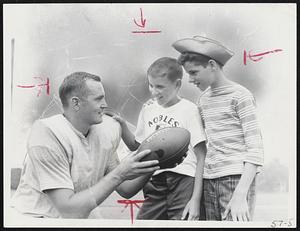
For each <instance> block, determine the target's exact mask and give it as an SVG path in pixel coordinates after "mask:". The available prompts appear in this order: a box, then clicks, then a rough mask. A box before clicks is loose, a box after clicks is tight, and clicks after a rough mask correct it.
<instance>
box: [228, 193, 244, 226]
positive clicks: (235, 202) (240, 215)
mask: <svg viewBox="0 0 300 231" xmlns="http://www.w3.org/2000/svg"><path fill="white" fill-rule="evenodd" d="M229 212H230V213H231V217H232V220H233V221H249V220H250V214H249V210H248V203H247V199H246V196H245V195H239V194H237V193H236V194H235V193H233V196H232V198H231V200H230V202H229V203H228V205H227V207H226V210H225V212H224V215H223V217H222V219H223V220H226V217H227V216H228V213H229Z"/></svg>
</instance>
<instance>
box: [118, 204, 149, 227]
mask: <svg viewBox="0 0 300 231" xmlns="http://www.w3.org/2000/svg"><path fill="white" fill-rule="evenodd" d="M144 201H145V200H117V202H118V203H120V204H125V208H127V207H128V205H130V218H131V224H133V205H135V206H136V207H138V208H140V206H138V203H143V202H144Z"/></svg>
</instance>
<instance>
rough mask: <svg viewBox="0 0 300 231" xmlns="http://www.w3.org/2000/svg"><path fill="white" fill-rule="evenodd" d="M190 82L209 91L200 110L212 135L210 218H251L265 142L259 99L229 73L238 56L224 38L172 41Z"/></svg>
mask: <svg viewBox="0 0 300 231" xmlns="http://www.w3.org/2000/svg"><path fill="white" fill-rule="evenodd" d="M173 47H174V48H175V49H176V50H177V51H179V52H180V53H181V55H180V57H179V58H178V61H179V63H180V64H181V65H182V66H183V67H184V69H185V71H186V72H187V73H188V74H189V82H190V83H192V84H195V85H196V86H197V87H198V88H200V89H201V90H202V91H204V92H203V93H202V95H201V97H200V99H199V102H198V105H199V111H200V114H201V118H202V120H203V123H204V128H205V132H206V135H207V141H208V142H207V155H206V159H205V165H204V174H203V179H204V182H203V188H204V203H205V209H206V219H207V220H233V221H249V220H252V218H253V211H254V205H255V194H256V192H255V188H256V186H255V178H256V174H257V173H258V172H259V171H260V168H261V166H262V165H263V144H262V137H261V132H260V128H259V125H258V121H257V116H256V105H255V99H254V97H253V95H252V93H251V92H250V91H249V90H248V89H246V88H245V87H243V86H241V85H239V84H237V83H235V82H232V81H230V80H229V79H227V78H226V76H225V74H224V72H223V70H222V68H223V66H224V65H225V63H226V62H227V61H228V60H229V59H230V58H231V57H232V56H233V52H232V51H230V50H228V49H227V48H226V47H224V46H223V45H222V44H220V43H219V42H217V41H215V40H212V39H209V38H205V37H201V36H196V37H193V38H187V39H181V40H178V41H176V42H175V43H174V44H173Z"/></svg>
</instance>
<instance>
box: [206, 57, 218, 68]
mask: <svg viewBox="0 0 300 231" xmlns="http://www.w3.org/2000/svg"><path fill="white" fill-rule="evenodd" d="M208 65H209V66H210V68H211V69H212V70H213V71H216V70H218V67H219V66H218V64H217V63H216V61H215V60H213V59H210V60H209V61H208Z"/></svg>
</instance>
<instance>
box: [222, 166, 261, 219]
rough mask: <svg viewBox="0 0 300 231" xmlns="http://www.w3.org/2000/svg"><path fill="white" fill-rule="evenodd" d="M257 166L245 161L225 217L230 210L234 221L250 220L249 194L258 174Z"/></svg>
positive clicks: (224, 216)
mask: <svg viewBox="0 0 300 231" xmlns="http://www.w3.org/2000/svg"><path fill="white" fill-rule="evenodd" d="M256 169H257V166H256V165H255V164H252V163H248V162H245V165H244V171H243V173H242V176H241V179H240V181H239V183H238V185H237V186H236V188H235V190H234V193H233V195H232V198H231V200H230V202H229V203H228V205H227V207H226V210H225V213H224V215H223V219H224V218H226V216H227V215H228V213H229V211H230V212H231V216H232V220H233V221H249V220H250V214H249V210H248V203H247V194H248V191H249V188H250V185H251V183H252V181H253V179H254V177H255V175H256Z"/></svg>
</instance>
